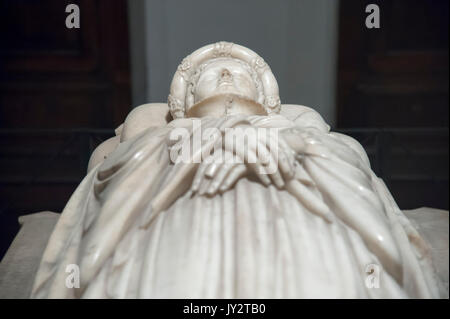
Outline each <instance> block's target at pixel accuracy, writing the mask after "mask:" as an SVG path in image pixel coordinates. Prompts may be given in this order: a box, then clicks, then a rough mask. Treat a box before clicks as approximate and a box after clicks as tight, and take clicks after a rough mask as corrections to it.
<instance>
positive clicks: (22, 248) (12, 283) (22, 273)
mask: <svg viewBox="0 0 450 319" xmlns="http://www.w3.org/2000/svg"><path fill="white" fill-rule="evenodd" d="M403 212H404V213H405V215H406V216H407V217H408V218H409V220H411V222H412V223H413V224H414V226H415V227H417V229H418V231H419V233H420V234H421V235H422V236H423V237H424V238H425V240H426V241H427V242H428V244H429V245H430V247H431V251H432V254H433V262H434V265H435V267H436V269H437V273H438V276H439V277H440V278H441V280H442V283H443V287H444V289H445V290H446V294H447V295H448V287H449V286H448V282H449V281H448V276H449V212H448V211H445V210H440V209H434V208H428V207H422V208H418V209H412V210H404V211H403ZM59 216H60V214H58V213H52V212H40V213H35V214H31V215H26V216H23V217H21V218H20V220H21V225H22V227H21V229H20V231H19V233H18V234H17V236H16V238H15V239H14V241H13V243H12V244H11V246H10V248H9V250H8V252H7V253H6V255H5V256H4V258H3V259H2V261H1V262H0V299H5V298H8V299H9V298H29V296H30V294H31V288H32V285H33V281H34V277H35V273H36V271H37V269H38V267H39V262H40V259H41V257H42V254H43V252H44V249H45V246H46V245H47V242H48V238H49V237H50V234H51V232H52V231H53V228H54V226H55V224H56V222H57V221H58V217H59Z"/></svg>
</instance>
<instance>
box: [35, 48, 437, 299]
mask: <svg viewBox="0 0 450 319" xmlns="http://www.w3.org/2000/svg"><path fill="white" fill-rule="evenodd" d="M237 129H247V130H249V129H255V130H256V129H264V130H265V131H264V132H266V133H265V134H261V135H258V136H257V138H256V139H250V138H248V139H247V140H245V141H244V140H239V139H238V140H236V142H235V143H228V142H226V140H227V139H226V137H227V134H232V133H230V132H233V133H234V134H235V132H236V130H237ZM199 131H202V134H203V135H201V138H200V141H197V142H196V141H194V138H195V136H198V134H197V133H198V132H199ZM206 131H209V132H213V133H214V134H210V135H209V136H207V138H205V137H204V133H205V132H206ZM174 132H187V134H184V135H180V136H178V138H173V137H174V135H177V134H174ZM238 132H241V133H242V132H244V131H242V130H241V131H238ZM258 132H259V131H258ZM267 132H269V133H267ZM274 132H276V133H274ZM238 137H239V136H238ZM219 140H225V142H223V143H218V141H219ZM188 142H192V145H194V146H192V145H191V144H190V143H188ZM195 144H197V145H196V146H195ZM186 145H188V146H189V147H190V148H189V150H190V152H184V150H183V147H184V146H186ZM217 145H220V146H219V147H216V146H217ZM242 145H244V146H245V150H246V151H245V152H244V153H245V154H244V153H243V152H242V150H240V149H239V147H240V146H242ZM213 146H214V147H213ZM182 154H183V155H182ZM186 154H187V155H186ZM218 154H220V155H218ZM224 154H225V155H227V154H228V155H232V158H233V159H234V160H233V161H223V160H222V161H219V159H223V156H224ZM186 156H187V159H188V160H186ZM233 156H234V157H233ZM181 157H183V158H184V159H185V160H179V158H181ZM70 264H75V265H78V266H79V274H80V287H79V288H68V287H67V286H66V284H65V282H66V277H67V276H68V273H67V272H66V267H67V265H70ZM368 267H369V268H368ZM370 267H378V268H377V274H378V275H379V277H378V279H377V280H378V283H379V284H378V285H377V286H374V285H370V283H368V278H369V275H370V271H372V270H370ZM368 269H369V270H368ZM439 296H440V291H439V288H438V282H437V279H436V275H435V272H434V271H433V267H432V264H431V259H430V254H429V251H428V248H427V245H426V244H425V242H424V241H423V239H422V238H421V237H420V236H419V234H418V233H417V231H416V230H415V229H414V228H413V227H412V226H411V224H410V222H409V220H408V219H407V218H406V217H405V216H404V215H403V213H402V212H401V211H400V209H399V208H398V206H397V205H396V203H395V201H394V199H393V198H392V196H391V194H390V193H389V191H388V189H387V188H386V186H385V184H384V183H383V181H382V180H380V179H379V178H377V176H376V175H375V174H374V173H373V172H372V170H371V168H370V163H369V160H368V157H367V155H366V153H365V151H364V149H363V148H362V147H361V145H360V144H359V143H358V142H356V141H355V140H354V139H352V138H350V137H348V136H345V135H342V134H338V133H334V132H330V128H329V126H328V125H327V124H326V123H325V122H324V121H323V119H322V118H321V116H320V115H319V114H318V113H317V112H315V111H314V110H313V109H311V108H308V107H305V106H300V105H285V104H281V103H280V98H279V94H278V85H277V82H276V79H275V77H274V75H273V74H272V72H271V70H270V67H269V66H268V65H267V64H266V62H265V61H264V60H263V59H262V58H261V57H259V56H258V55H257V54H256V53H255V52H253V51H251V50H249V49H247V48H245V47H242V46H240V45H237V44H232V43H227V42H219V43H216V44H212V45H207V46H205V47H202V48H200V49H198V50H197V51H195V52H193V53H192V54H191V55H189V56H187V57H186V58H185V59H183V61H182V62H181V64H180V65H179V66H178V69H177V71H176V72H175V75H174V78H173V81H172V84H171V87H170V95H169V98H168V103H167V104H165V103H153V104H146V105H143V106H140V107H138V108H136V109H134V110H133V111H131V113H130V114H129V115H128V117H127V119H126V120H125V122H124V124H123V125H122V126H120V127H119V128H118V129H117V130H116V136H115V137H113V138H112V139H110V140H108V141H106V142H104V143H103V144H101V145H100V146H99V147H98V148H97V149H96V151H95V152H94V153H93V155H92V157H91V160H90V163H89V169H88V174H87V176H86V177H85V178H84V180H83V181H82V182H81V184H80V185H79V187H78V188H77V190H76V191H75V193H74V194H73V195H72V197H71V199H70V200H69V202H68V203H67V206H66V207H65V209H64V211H63V213H62V216H61V218H60V220H59V222H58V224H57V226H56V228H55V230H54V232H53V234H52V236H51V238H50V240H49V243H48V246H47V248H46V251H45V253H44V255H43V258H42V262H41V264H40V268H39V271H38V273H37V275H36V279H35V284H34V288H33V292H32V297H34V298H408V297H412V298H437V297H439Z"/></svg>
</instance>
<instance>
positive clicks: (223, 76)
mask: <svg viewBox="0 0 450 319" xmlns="http://www.w3.org/2000/svg"><path fill="white" fill-rule="evenodd" d="M232 79H233V75H232V74H231V72H230V71H229V70H228V69H223V70H222V72H221V73H220V80H221V81H226V82H230V81H231V80H232Z"/></svg>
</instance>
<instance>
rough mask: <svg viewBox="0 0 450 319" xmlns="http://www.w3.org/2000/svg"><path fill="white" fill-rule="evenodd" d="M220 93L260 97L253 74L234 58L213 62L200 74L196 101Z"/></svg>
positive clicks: (250, 97) (195, 93)
mask: <svg viewBox="0 0 450 319" xmlns="http://www.w3.org/2000/svg"><path fill="white" fill-rule="evenodd" d="M219 94H236V95H241V96H244V97H246V98H249V99H251V100H255V101H256V100H257V99H258V90H257V89H256V86H255V83H254V82H253V79H252V76H251V75H250V74H249V73H248V71H247V70H245V68H244V67H243V66H242V65H241V64H240V63H239V62H236V61H234V60H232V59H229V60H218V61H215V62H211V63H210V64H209V65H208V66H206V68H205V69H204V70H203V72H202V74H201V75H200V77H199V79H198V82H197V86H196V89H195V92H194V100H195V103H197V102H200V101H202V100H204V99H206V98H209V97H212V96H215V95H219Z"/></svg>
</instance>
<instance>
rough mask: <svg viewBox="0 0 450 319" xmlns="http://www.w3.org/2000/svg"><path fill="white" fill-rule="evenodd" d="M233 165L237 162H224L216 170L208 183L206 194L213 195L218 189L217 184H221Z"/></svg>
mask: <svg viewBox="0 0 450 319" xmlns="http://www.w3.org/2000/svg"><path fill="white" fill-rule="evenodd" d="M234 165H237V164H226V163H224V164H223V165H222V166H221V167H220V170H219V171H218V172H217V175H216V176H215V177H214V179H213V180H212V181H211V183H210V184H209V188H208V191H207V194H208V195H213V194H215V193H216V192H217V190H218V189H219V186H220V185H221V184H222V182H223V180H224V179H225V177H227V175H228V173H230V170H231V169H232V168H233V166H234Z"/></svg>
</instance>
